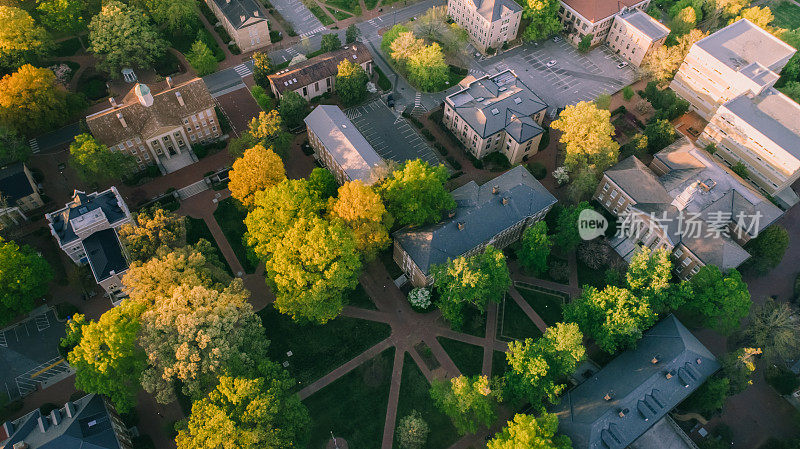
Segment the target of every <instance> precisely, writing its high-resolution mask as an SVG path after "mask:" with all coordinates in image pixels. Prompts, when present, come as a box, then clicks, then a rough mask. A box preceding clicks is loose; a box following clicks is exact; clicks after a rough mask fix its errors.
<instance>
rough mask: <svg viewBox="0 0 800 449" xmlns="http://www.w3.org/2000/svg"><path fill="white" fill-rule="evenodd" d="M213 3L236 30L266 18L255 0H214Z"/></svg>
mask: <svg viewBox="0 0 800 449" xmlns="http://www.w3.org/2000/svg"><path fill="white" fill-rule="evenodd" d="M202 1H205V0H202ZM214 3H216V4H217V6H218V7H219V10H220V11H222V14H224V15H225V18H226V19H227V20H228V22H230V23H231V25H232V26H233V27H234V28H235V29H237V30H238V29H240V28H244V27H246V26H250V25H252V24H254V23H258V22H263V21H264V20H267V19H266V16H265V15H264V12H263V11H262V10H261V8H260V7H259V6H258V3H257V2H256V1H255V0H214Z"/></svg>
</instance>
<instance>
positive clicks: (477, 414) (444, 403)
mask: <svg viewBox="0 0 800 449" xmlns="http://www.w3.org/2000/svg"><path fill="white" fill-rule="evenodd" d="M495 383H496V382H494V381H493V380H489V378H487V377H486V376H473V377H465V376H459V377H454V378H452V379H450V380H449V381H446V380H439V379H434V381H433V382H432V383H431V391H430V393H431V398H432V399H433V402H434V403H435V404H436V407H437V408H439V410H441V411H442V413H444V414H445V415H447V416H448V417H450V419H451V420H452V421H453V425H454V426H455V428H456V430H458V433H459V434H461V435H465V434H467V433H475V432H477V431H478V429H479V428H480V426H484V427H489V426H490V425H492V423H494V422H495V420H496V419H497V404H498V402H499V401H500V400H501V399H502V396H501V392H500V388H499V386H498V385H495Z"/></svg>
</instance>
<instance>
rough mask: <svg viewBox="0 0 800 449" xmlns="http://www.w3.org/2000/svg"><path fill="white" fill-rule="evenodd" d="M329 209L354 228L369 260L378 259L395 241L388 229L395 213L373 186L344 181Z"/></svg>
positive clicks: (333, 214) (360, 248) (361, 248)
mask: <svg viewBox="0 0 800 449" xmlns="http://www.w3.org/2000/svg"><path fill="white" fill-rule="evenodd" d="M329 209H330V215H331V216H332V217H335V218H337V219H339V220H341V221H342V222H343V223H344V224H345V226H347V227H348V228H350V229H351V230H352V231H353V236H354V237H355V240H356V248H357V249H358V251H359V252H361V254H363V255H364V259H365V260H367V261H370V260H372V259H374V258H375V257H376V256H377V255H378V252H379V251H381V250H384V249H386V248H387V247H388V246H389V243H391V240H390V239H389V232H388V230H389V228H391V227H392V217H391V216H390V215H389V213H388V212H386V207H385V206H384V205H383V202H382V201H381V197H380V196H379V195H378V194H377V193H375V191H374V190H373V189H372V187H370V186H367V185H364V184H363V183H362V182H361V181H358V180H356V181H352V182H346V183H344V185H342V186H341V187H340V188H339V195H338V196H337V198H336V199H335V200H333V199H332V200H331V201H330V207H329Z"/></svg>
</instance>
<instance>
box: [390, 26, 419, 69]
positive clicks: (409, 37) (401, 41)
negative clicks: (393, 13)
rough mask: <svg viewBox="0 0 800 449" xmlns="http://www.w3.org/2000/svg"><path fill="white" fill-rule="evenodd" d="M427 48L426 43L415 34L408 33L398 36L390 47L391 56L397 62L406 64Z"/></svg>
mask: <svg viewBox="0 0 800 449" xmlns="http://www.w3.org/2000/svg"><path fill="white" fill-rule="evenodd" d="M423 47H425V41H423V40H422V39H417V38H416V37H415V36H414V33H412V32H411V31H406V32H404V33H401V34H399V35H398V36H397V38H396V39H394V40H393V41H392V44H391V46H390V48H391V50H392V53H391V54H390V56H391V57H392V59H393V60H394V61H395V62H398V63H401V64H405V61H407V60H408V59H410V58H411V57H412V56H413V55H414V54H415V53H418V52H420V51H421V50H422V48H423Z"/></svg>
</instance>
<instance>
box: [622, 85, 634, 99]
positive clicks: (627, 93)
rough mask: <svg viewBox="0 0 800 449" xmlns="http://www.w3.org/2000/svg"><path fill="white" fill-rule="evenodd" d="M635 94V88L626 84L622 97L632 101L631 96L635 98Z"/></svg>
mask: <svg viewBox="0 0 800 449" xmlns="http://www.w3.org/2000/svg"><path fill="white" fill-rule="evenodd" d="M633 95H634V92H633V88H632V87H631V86H625V87H623V88H622V98H624V99H625V101H631V98H633Z"/></svg>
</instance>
